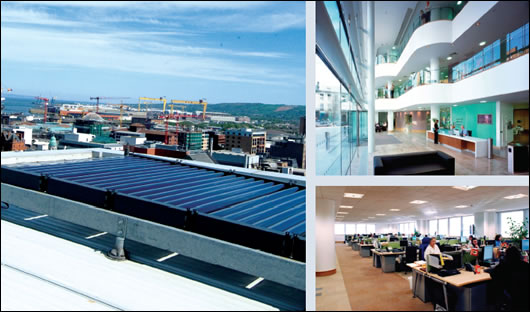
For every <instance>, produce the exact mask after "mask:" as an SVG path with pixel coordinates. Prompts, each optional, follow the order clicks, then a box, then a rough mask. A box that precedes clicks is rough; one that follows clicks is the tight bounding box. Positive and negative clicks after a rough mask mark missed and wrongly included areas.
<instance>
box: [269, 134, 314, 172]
mask: <svg viewBox="0 0 530 312" xmlns="http://www.w3.org/2000/svg"><path fill="white" fill-rule="evenodd" d="M269 156H270V157H271V158H280V159H282V158H294V159H295V160H296V166H293V167H295V168H302V169H305V142H304V139H303V138H286V139H284V140H282V141H275V142H273V144H272V145H271V147H270V148H269Z"/></svg>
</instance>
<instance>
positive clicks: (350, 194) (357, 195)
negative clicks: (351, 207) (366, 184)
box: [344, 193, 364, 198]
mask: <svg viewBox="0 0 530 312" xmlns="http://www.w3.org/2000/svg"><path fill="white" fill-rule="evenodd" d="M344 197H347V198H363V197H364V194H356V193H344Z"/></svg>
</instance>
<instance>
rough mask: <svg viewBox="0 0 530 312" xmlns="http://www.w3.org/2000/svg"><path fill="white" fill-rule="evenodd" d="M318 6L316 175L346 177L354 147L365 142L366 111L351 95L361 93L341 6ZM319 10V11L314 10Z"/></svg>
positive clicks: (329, 4) (327, 2)
mask: <svg viewBox="0 0 530 312" xmlns="http://www.w3.org/2000/svg"><path fill="white" fill-rule="evenodd" d="M319 5H320V4H318V3H317V27H319V28H320V29H317V33H318V34H317V55H316V57H315V59H316V62H315V73H316V79H315V81H316V86H315V110H316V111H315V121H316V160H317V161H316V163H317V168H316V173H317V174H318V175H349V174H351V168H352V160H353V159H354V155H355V153H356V152H357V149H358V147H359V146H360V145H361V144H363V142H366V141H367V139H368V129H367V112H366V111H363V109H362V107H361V105H360V103H359V101H358V99H357V98H356V97H355V96H354V94H356V95H357V97H359V94H362V92H361V91H360V90H361V85H360V82H359V75H358V73H357V72H356V66H355V64H354V57H353V54H352V49H351V47H350V40H349V38H348V34H347V32H346V30H345V29H346V28H345V27H344V25H345V24H344V21H343V19H342V16H341V13H340V10H341V7H340V5H339V4H338V3H337V2H335V1H325V2H324V6H322V7H318V6H319ZM319 8H320V9H322V10H320V11H318V10H319ZM319 12H320V13H319ZM319 16H320V18H319ZM320 34H324V35H320ZM328 57H330V58H331V59H329V58H328ZM344 61H345V62H344ZM337 64H344V66H339V65H337ZM334 66H335V67H334ZM336 66H339V67H340V68H336Z"/></svg>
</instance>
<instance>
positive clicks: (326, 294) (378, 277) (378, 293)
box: [316, 243, 433, 311]
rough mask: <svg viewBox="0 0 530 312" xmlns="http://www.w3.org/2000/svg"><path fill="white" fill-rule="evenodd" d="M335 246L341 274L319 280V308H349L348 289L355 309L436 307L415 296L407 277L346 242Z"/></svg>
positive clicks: (413, 309) (379, 309)
mask: <svg viewBox="0 0 530 312" xmlns="http://www.w3.org/2000/svg"><path fill="white" fill-rule="evenodd" d="M335 249H336V253H337V260H338V264H339V265H338V266H337V273H336V274H335V275H333V276H327V277H317V279H316V284H317V289H319V288H322V289H321V290H317V294H318V293H320V295H319V296H317V301H316V302H317V310H319V311H322V310H339V309H340V310H342V309H345V307H346V306H345V305H343V303H342V300H343V298H344V290H343V289H344V288H345V289H346V293H347V296H348V299H349V306H350V308H351V310H352V311H391V310H393V311H430V310H433V306H432V304H430V303H423V302H422V301H421V300H420V299H417V298H412V291H411V290H410V285H409V282H408V280H407V278H406V277H405V278H404V276H402V275H401V274H399V273H383V272H382V271H381V269H377V268H374V267H373V266H372V258H361V257H360V256H359V252H355V251H353V250H352V249H351V247H350V246H348V245H345V244H343V243H338V244H336V245H335ZM339 272H340V273H339ZM337 275H340V276H337ZM341 282H342V284H341ZM326 289H327V290H326ZM340 307H344V308H340Z"/></svg>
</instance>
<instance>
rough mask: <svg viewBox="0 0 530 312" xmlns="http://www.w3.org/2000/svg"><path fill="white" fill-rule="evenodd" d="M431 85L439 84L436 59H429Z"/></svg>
mask: <svg viewBox="0 0 530 312" xmlns="http://www.w3.org/2000/svg"><path fill="white" fill-rule="evenodd" d="M430 70H431V83H438V82H440V60H439V59H438V58H437V57H433V58H431V66H430Z"/></svg>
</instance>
